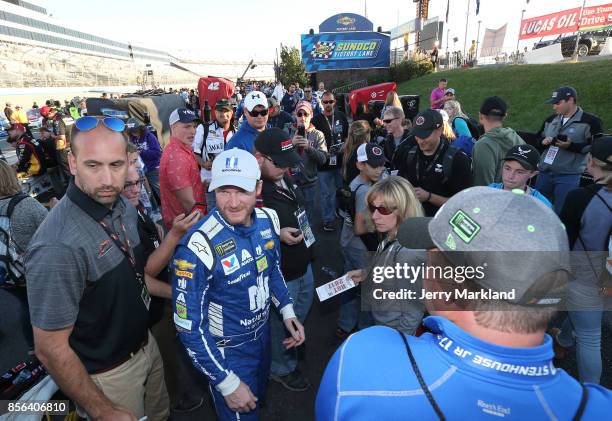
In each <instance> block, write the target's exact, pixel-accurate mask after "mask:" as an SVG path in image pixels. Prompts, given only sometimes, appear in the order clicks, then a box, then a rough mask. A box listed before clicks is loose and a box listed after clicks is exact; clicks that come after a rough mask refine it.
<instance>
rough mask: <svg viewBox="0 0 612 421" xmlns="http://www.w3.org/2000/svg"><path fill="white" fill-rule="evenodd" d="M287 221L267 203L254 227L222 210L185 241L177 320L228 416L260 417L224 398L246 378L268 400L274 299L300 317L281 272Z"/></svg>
mask: <svg viewBox="0 0 612 421" xmlns="http://www.w3.org/2000/svg"><path fill="white" fill-rule="evenodd" d="M279 233H280V224H279V221H278V216H277V215H276V213H275V212H274V211H273V210H271V209H267V208H259V209H255V210H254V211H253V223H252V224H251V226H248V227H246V226H243V225H238V226H232V225H229V224H228V223H227V222H226V221H225V220H224V219H223V217H222V216H221V214H220V213H219V212H218V211H217V210H216V209H215V210H213V211H212V212H211V213H210V214H208V215H207V216H206V217H204V219H203V220H202V222H201V223H200V224H198V225H197V226H195V227H193V228H192V229H191V230H189V232H187V234H186V235H185V236H184V237H183V238H182V240H181V242H180V243H179V245H178V247H177V249H176V252H175V255H174V260H173V262H172V267H171V271H172V299H173V304H174V309H175V313H174V323H175V325H176V328H177V330H178V332H179V337H180V339H181V341H182V343H183V345H184V346H185V348H186V350H187V354H188V355H189V357H190V359H191V360H192V362H193V364H194V366H195V367H196V368H197V369H198V370H200V371H201V372H202V373H204V374H205V375H206V377H207V378H208V381H209V384H210V391H211V394H212V396H213V400H214V403H215V409H216V411H217V415H218V416H219V418H220V419H222V420H228V419H232V420H233V419H241V420H251V419H253V420H255V419H258V416H259V415H258V408H257V409H256V410H253V411H250V412H248V413H246V414H238V413H237V412H234V411H232V410H230V409H229V407H228V406H227V404H226V403H225V399H224V396H226V395H229V394H231V393H233V392H234V391H235V390H236V388H237V387H238V385H239V384H240V381H243V382H244V383H246V384H247V385H248V386H249V388H250V389H251V391H252V392H253V394H254V395H255V396H256V397H257V398H258V406H259V403H261V402H262V401H264V400H265V393H266V383H267V380H268V372H269V369H270V333H269V323H268V315H269V312H270V300H272V301H273V303H274V304H275V305H276V307H277V308H278V309H279V311H280V313H281V314H282V316H283V319H285V320H286V319H288V318H291V317H295V313H294V311H293V303H292V300H291V297H290V296H289V293H288V291H287V285H286V284H285V280H284V278H283V275H282V273H281V270H280V266H279V262H280V240H279V237H278V235H279Z"/></svg>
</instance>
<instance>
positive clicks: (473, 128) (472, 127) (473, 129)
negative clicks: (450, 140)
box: [451, 116, 483, 140]
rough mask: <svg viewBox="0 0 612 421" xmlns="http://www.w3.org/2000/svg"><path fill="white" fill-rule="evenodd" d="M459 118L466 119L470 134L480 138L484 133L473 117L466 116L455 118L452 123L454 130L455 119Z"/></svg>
mask: <svg viewBox="0 0 612 421" xmlns="http://www.w3.org/2000/svg"><path fill="white" fill-rule="evenodd" d="M458 118H460V119H461V120H463V121H465V124H467V127H468V130H469V131H470V134H471V135H472V137H473V138H474V139H476V140H478V138H479V137H480V136H482V135H483V133H482V131H481V130H480V129H479V128H478V122H477V121H476V120H474V119H473V118H471V117H468V118H465V117H461V116H457V117H455V118H453V121H452V123H451V126H452V127H453V130H455V120H457V119H458Z"/></svg>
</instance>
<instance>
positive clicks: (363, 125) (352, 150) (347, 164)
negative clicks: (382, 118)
mask: <svg viewBox="0 0 612 421" xmlns="http://www.w3.org/2000/svg"><path fill="white" fill-rule="evenodd" d="M371 131H372V128H371V126H370V124H369V123H368V122H367V121H365V120H357V121H353V122H352V123H351V125H350V126H349V130H348V136H347V138H346V142H345V143H344V148H343V149H342V156H343V159H342V180H343V181H344V184H348V183H350V182H351V180H352V179H353V178H355V177H357V174H359V170H358V169H357V148H358V147H359V145H361V144H362V143H367V142H369V141H370V132H371Z"/></svg>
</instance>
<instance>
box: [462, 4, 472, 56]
mask: <svg viewBox="0 0 612 421" xmlns="http://www.w3.org/2000/svg"><path fill="white" fill-rule="evenodd" d="M469 22H470V0H468V2H467V13H466V14H465V37H464V38H463V57H465V52H466V51H467V50H466V48H467V33H468V24H469Z"/></svg>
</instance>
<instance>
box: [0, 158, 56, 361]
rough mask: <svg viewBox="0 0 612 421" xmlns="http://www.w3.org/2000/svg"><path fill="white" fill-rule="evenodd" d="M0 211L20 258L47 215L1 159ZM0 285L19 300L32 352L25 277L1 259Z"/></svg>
mask: <svg viewBox="0 0 612 421" xmlns="http://www.w3.org/2000/svg"><path fill="white" fill-rule="evenodd" d="M0 215H3V216H7V218H0V230H1V231H0V232H2V233H3V234H4V233H6V234H8V236H7V237H4V235H3V236H2V237H4V241H6V242H7V244H5V245H9V244H8V243H10V244H11V245H12V246H13V247H14V251H15V252H16V256H15V258H17V259H18V261H19V262H22V260H23V255H24V254H25V252H26V248H27V247H28V243H29V242H30V239H31V238H32V236H33V235H34V233H35V232H36V229H37V228H38V226H39V225H40V224H41V223H42V221H43V220H44V219H45V217H46V216H47V209H45V207H44V206H43V205H41V204H40V203H39V202H38V201H37V200H36V199H34V198H33V197H30V196H28V195H26V194H23V193H22V192H21V184H20V183H19V180H18V179H17V174H16V173H15V170H13V168H11V166H10V165H8V164H7V163H6V162H4V161H0ZM24 275H25V273H24ZM0 285H2V286H4V287H7V288H6V290H7V291H9V292H10V293H12V294H13V295H14V296H15V297H16V298H17V299H18V300H19V301H20V302H21V305H22V307H21V328H22V330H23V335H24V337H25V340H26V343H27V345H28V348H29V353H30V354H31V355H33V354H34V336H33V334H32V325H31V324H30V313H29V308H28V296H27V292H26V284H25V278H21V277H20V279H19V280H18V281H15V279H14V278H13V277H10V276H8V273H7V271H6V265H5V263H2V264H1V265H0Z"/></svg>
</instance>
